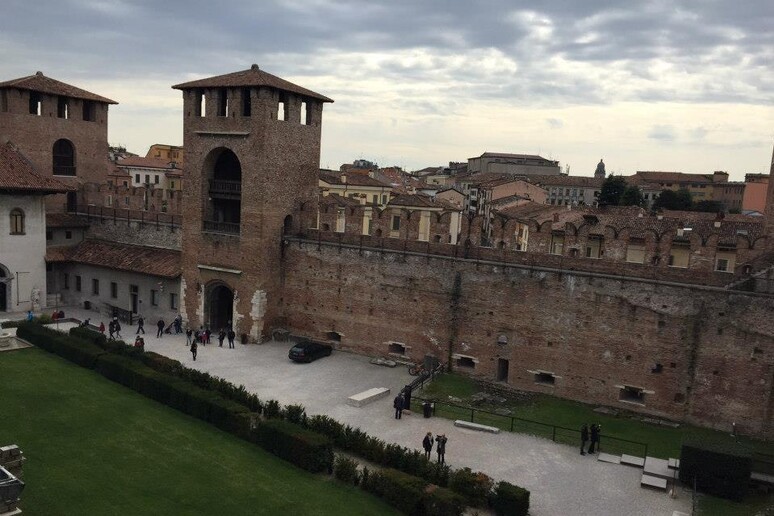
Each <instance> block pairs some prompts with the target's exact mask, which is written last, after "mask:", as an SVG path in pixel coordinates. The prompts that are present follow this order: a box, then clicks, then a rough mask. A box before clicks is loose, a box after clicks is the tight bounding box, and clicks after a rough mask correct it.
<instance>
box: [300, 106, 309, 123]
mask: <svg viewBox="0 0 774 516" xmlns="http://www.w3.org/2000/svg"><path fill="white" fill-rule="evenodd" d="M301 125H309V113H308V111H307V104H306V102H302V103H301Z"/></svg>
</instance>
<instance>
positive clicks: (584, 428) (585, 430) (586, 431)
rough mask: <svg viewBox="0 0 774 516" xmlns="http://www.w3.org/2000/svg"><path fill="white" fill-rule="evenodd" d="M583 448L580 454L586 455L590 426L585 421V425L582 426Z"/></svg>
mask: <svg viewBox="0 0 774 516" xmlns="http://www.w3.org/2000/svg"><path fill="white" fill-rule="evenodd" d="M580 432H581V449H580V454H581V455H586V449H585V448H586V442H587V441H588V440H589V426H588V425H587V424H586V423H583V426H582V427H581V431H580Z"/></svg>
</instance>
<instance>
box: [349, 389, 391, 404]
mask: <svg viewBox="0 0 774 516" xmlns="http://www.w3.org/2000/svg"><path fill="white" fill-rule="evenodd" d="M389 395H390V389H388V388H386V387H374V388H373V389H368V390H367V391H363V392H361V393H358V394H355V395H354V396H350V397H349V398H347V405H352V406H353V407H362V406H364V405H368V404H369V403H373V402H374V401H376V400H380V399H382V398H384V397H385V396H389Z"/></svg>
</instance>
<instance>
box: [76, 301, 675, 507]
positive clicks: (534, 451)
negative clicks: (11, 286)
mask: <svg viewBox="0 0 774 516" xmlns="http://www.w3.org/2000/svg"><path fill="white" fill-rule="evenodd" d="M82 312H83V313H82ZM67 315H68V316H73V317H77V318H80V316H85V312H84V311H82V310H78V309H70V310H69V311H67ZM89 316H91V322H92V323H94V324H99V317H95V316H94V313H89ZM106 322H107V321H106ZM146 327H147V328H146V331H148V334H147V335H146V338H145V342H146V345H145V348H146V350H149V351H155V352H157V353H160V354H163V355H166V356H169V357H171V358H175V359H177V360H180V361H181V362H182V363H183V364H185V365H186V366H188V367H193V368H196V369H199V370H202V371H207V372H209V373H210V374H213V375H216V376H220V377H222V378H225V379H227V380H229V381H231V382H233V383H235V384H237V385H239V384H243V385H244V386H245V387H246V388H247V389H248V390H250V391H252V392H255V393H256V394H258V396H259V397H260V398H261V399H262V400H268V399H277V400H278V401H280V402H281V403H283V404H288V403H301V404H303V405H304V406H305V407H306V409H307V413H309V414H327V415H329V416H331V417H333V418H335V419H337V420H339V421H341V422H342V423H347V424H350V425H352V426H359V427H360V428H362V429H363V430H365V431H367V432H368V433H370V434H372V435H375V436H378V437H380V438H382V439H384V440H386V441H389V442H394V443H398V444H400V445H404V446H409V447H413V448H416V449H421V440H422V437H423V436H424V434H425V433H426V432H428V431H430V432H433V434H434V435H435V434H439V433H445V434H446V435H447V436H448V438H449V442H448V444H447V453H446V460H447V462H448V464H449V465H451V466H454V467H464V466H468V467H470V468H472V469H473V470H480V471H483V472H485V473H487V474H488V475H490V476H492V477H493V478H495V479H496V480H507V481H509V482H512V483H514V484H517V485H520V486H523V487H525V488H527V489H529V490H530V491H531V492H532V495H531V504H530V507H531V509H530V514H532V515H533V516H553V515H558V514H574V515H627V516H654V515H665V516H671V515H672V512H673V511H675V510H678V511H683V512H686V513H690V493H688V492H687V491H682V490H681V489H678V497H677V498H676V499H672V498H670V497H669V496H668V495H667V494H665V493H663V492H656V491H650V490H646V489H643V488H641V487H640V476H641V474H642V470H641V469H637V468H632V467H627V466H621V465H614V464H607V463H603V462H598V461H597V460H596V459H595V458H594V457H591V456H581V455H580V454H579V453H578V450H576V449H575V448H574V447H570V446H565V445H560V444H556V443H553V442H551V441H548V440H545V439H539V438H536V437H532V436H528V435H523V434H515V433H510V432H503V433H501V434H499V435H494V434H486V433H481V432H475V431H472V430H463V429H459V428H456V427H454V426H453V424H452V422H451V421H449V420H446V419H442V418H431V419H424V418H422V417H421V416H420V415H418V414H411V415H404V417H403V419H401V420H395V419H394V417H393V409H392V398H393V397H394V394H393V395H391V396H389V397H387V398H384V399H381V400H379V401H377V402H375V403H373V404H371V405H367V406H365V407H362V408H355V407H351V406H349V405H347V404H346V399H347V397H349V396H351V395H353V394H356V393H358V392H362V391H365V390H367V389H370V388H372V387H388V388H390V389H392V392H393V393H395V392H397V391H398V390H400V388H402V387H403V385H405V384H406V383H408V382H409V381H410V380H411V377H410V376H409V375H408V374H407V372H406V369H405V368H403V367H399V368H395V369H390V368H386V367H381V366H375V365H372V364H370V363H369V359H368V358H367V357H363V356H359V355H354V354H350V353H344V352H334V353H333V355H332V356H331V357H328V358H323V359H320V360H318V361H316V362H313V363H311V364H295V363H292V362H290V361H289V360H288V358H287V352H288V349H289V348H290V344H289V343H286V342H270V343H266V344H262V345H247V346H244V345H241V344H237V345H236V349H228V348H227V343H226V344H225V345H224V346H226V347H223V348H219V347H218V344H217V339H214V338H213V344H210V345H208V346H199V353H198V357H197V360H196V362H194V361H193V360H192V358H191V354H190V352H189V351H188V348H187V346H186V345H185V336H184V335H180V336H174V335H171V336H170V335H165V336H164V337H163V338H161V339H157V338H156V337H155V333H156V328H155V324H154V321H152V320H151V319H150V318H148V319H147V320H146ZM63 328H64V327H63ZM134 330H135V328H131V329H130V328H128V327H124V330H123V331H122V333H123V335H124V337H125V339H126V340H127V341H132V342H133V340H134Z"/></svg>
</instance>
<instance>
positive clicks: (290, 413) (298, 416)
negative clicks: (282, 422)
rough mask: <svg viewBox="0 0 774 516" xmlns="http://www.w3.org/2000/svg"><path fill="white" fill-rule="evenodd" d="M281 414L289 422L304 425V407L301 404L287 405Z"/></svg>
mask: <svg viewBox="0 0 774 516" xmlns="http://www.w3.org/2000/svg"><path fill="white" fill-rule="evenodd" d="M282 415H283V416H284V418H285V419H286V420H287V421H290V422H291V423H294V424H296V425H301V426H306V409H304V406H303V405H287V406H286V407H285V410H284V411H283V413H282Z"/></svg>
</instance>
